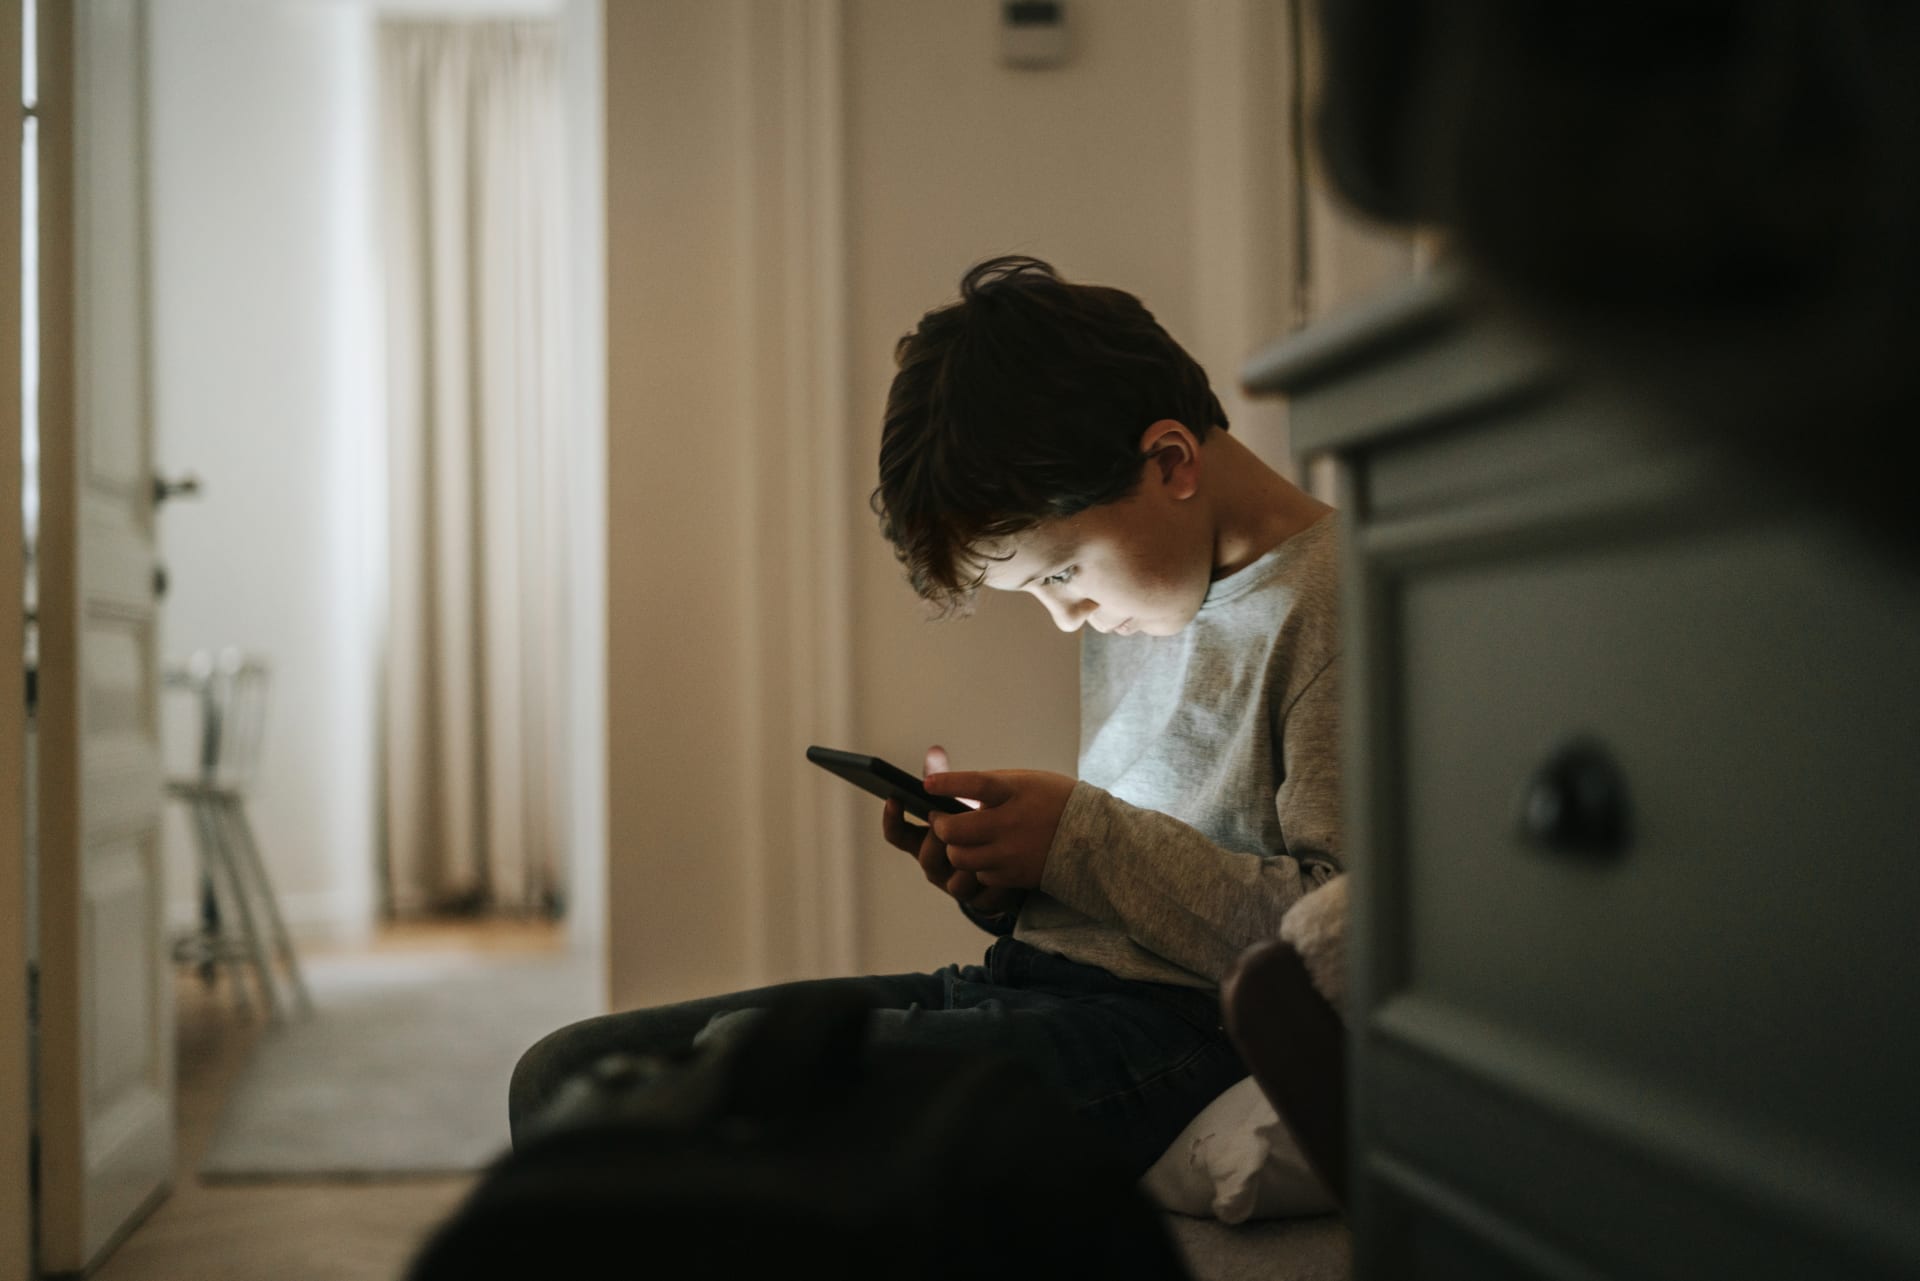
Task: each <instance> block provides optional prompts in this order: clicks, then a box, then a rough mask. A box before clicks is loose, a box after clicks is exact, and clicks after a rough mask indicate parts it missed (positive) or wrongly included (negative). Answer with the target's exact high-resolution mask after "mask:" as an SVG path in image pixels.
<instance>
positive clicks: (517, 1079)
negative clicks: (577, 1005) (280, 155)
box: [508, 938, 1247, 1173]
mask: <svg viewBox="0 0 1920 1281" xmlns="http://www.w3.org/2000/svg"><path fill="white" fill-rule="evenodd" d="M819 987H832V988H834V989H836V990H841V991H851V992H856V993H858V994H859V995H860V996H861V997H862V998H863V999H864V1000H866V1002H867V1003H868V1004H869V1005H870V1006H871V1007H872V1009H873V1030H872V1039H873V1040H874V1041H875V1042H877V1043H889V1042H893V1043H906V1044H913V1045H927V1046H938V1047H947V1048H960V1049H969V1048H971V1049H982V1050H994V1051H998V1052H1002V1053H1012V1054H1016V1055H1018V1056H1020V1057H1021V1058H1022V1059H1024V1060H1025V1061H1026V1062H1027V1063H1028V1064H1030V1065H1031V1066H1032V1067H1033V1068H1035V1069H1036V1070H1037V1071H1039V1072H1040V1074H1041V1075H1043V1076H1044V1077H1046V1079H1048V1080H1049V1081H1051V1082H1053V1083H1054V1084H1055V1085H1056V1086H1058V1087H1059V1088H1060V1089H1061V1090H1063V1091H1064V1092H1065V1093H1066V1095H1067V1097H1068V1098H1070V1099H1071V1100H1072V1101H1073V1103H1074V1105H1075V1106H1076V1107H1077V1108H1078V1109H1079V1110H1080V1111H1081V1113H1083V1114H1084V1115H1086V1116H1088V1117H1090V1118H1092V1119H1093V1120H1094V1121H1096V1122H1098V1123H1099V1124H1100V1125H1101V1126H1102V1127H1103V1128H1104V1129H1106V1131H1107V1132H1108V1133H1109V1134H1110V1135H1112V1137H1113V1138H1114V1139H1115V1140H1117V1141H1118V1142H1119V1143H1120V1144H1121V1146H1122V1148H1123V1150H1124V1151H1126V1152H1127V1153H1128V1154H1130V1155H1131V1156H1132V1158H1133V1161H1134V1164H1135V1167H1136V1172H1138V1173H1144V1172H1145V1171H1146V1169H1147V1167H1148V1166H1150V1165H1152V1164H1153V1163H1154V1161H1156V1160H1158V1159H1159V1157H1160V1154H1161V1153H1162V1152H1163V1151H1165V1149H1166V1147H1167V1145H1168V1144H1169V1143H1171V1142H1173V1140H1174V1138H1175V1136H1177V1135H1178V1134H1179V1133H1180V1131H1181V1129H1182V1128H1183V1127H1184V1126H1185V1125H1186V1124H1187V1122H1188V1121H1191V1120H1192V1119H1193V1118H1194V1116H1195V1115H1197V1114H1198V1113H1199V1111H1200V1109H1202V1108H1204V1107H1205V1106H1206V1105H1207V1104H1208V1103H1210V1102H1212V1101H1213V1099H1214V1098H1215V1096H1217V1095H1218V1094H1219V1093H1220V1092H1221V1091H1223V1090H1225V1089H1226V1088H1227V1087H1228V1086H1230V1085H1232V1084H1233V1083H1234V1082H1236V1081H1238V1080H1240V1079H1241V1078H1242V1077H1244V1076H1245V1075H1246V1074H1247V1069H1246V1068H1245V1067H1244V1066H1243V1065H1242V1064H1241V1062H1240V1056H1239V1054H1238V1053H1237V1052H1236V1051H1235V1050H1234V1048H1233V1044H1232V1042H1231V1041H1229V1040H1228V1039H1227V1034H1226V1032H1225V1031H1224V1030H1223V1029H1222V1027H1221V1022H1220V1002H1219V998H1218V997H1217V996H1216V994H1215V993H1213V992H1211V991H1201V990H1198V989H1195V988H1183V987H1171V986H1166V985H1163V984H1158V983H1135V982H1129V981H1127V980H1124V979H1118V978H1115V977H1114V976H1113V975H1111V974H1109V973H1107V972H1106V971H1105V970H1102V969H1098V968H1096V967H1094V966H1091V965H1081V964H1079V963H1077V962H1074V961H1069V960H1066V959H1064V958H1062V957H1058V956H1054V955H1053V954H1051V953H1048V952H1042V951H1040V950H1039V949H1037V948H1033V947H1029V946H1027V945H1026V944H1024V943H1020V942H1017V941H1015V940H1013V939H1010V938H1003V939H1000V940H998V941H997V942H995V943H994V944H993V946H992V947H990V948H988V949H987V954H986V956H985V958H984V964H981V965H965V966H954V965H949V966H947V967H945V968H944V969H940V970H936V971H934V972H933V973H932V974H889V975H875V976H872V977H868V978H847V979H817V980H813V981H811V982H806V983H796V984H790V985H784V986H780V987H768V988H760V989H757V990H755V991H750V992H736V993H733V994H731V995H728V996H716V997H709V998H707V999H705V1000H699V1001H686V1002H682V1003H681V1004H678V1005H663V1006H659V1007H656V1008H654V1009H646V1010H630V1011H628V1012H626V1013H624V1014H605V1015H601V1016H600V1017H598V1018H591V1019H587V1020H585V1021H583V1022H580V1023H575V1024H573V1025H572V1026H570V1027H564V1028H561V1029H560V1030H559V1031H557V1032H555V1033H553V1034H551V1035H550V1036H547V1037H545V1038H544V1039H542V1040H541V1041H540V1042H538V1043H537V1044H536V1045H534V1047H533V1048H532V1049H530V1050H528V1051H527V1052H526V1054H524V1055H523V1056H521V1059H520V1064H519V1066H518V1067H517V1068H515V1069H514V1073H513V1086H512V1089H511V1091H510V1094H509V1099H508V1115H509V1119H510V1121H511V1123H512V1126H513V1132H514V1136H515V1138H516V1139H518V1138H519V1137H520V1135H521V1134H522V1133H523V1127H524V1125H525V1122H526V1120H527V1119H528V1118H529V1117H531V1116H533V1115H535V1114H536V1113H538V1112H539V1111H540V1110H541V1109H542V1108H543V1107H544V1106H545V1105H546V1104H547V1103H548V1102H549V1101H550V1100H551V1099H552V1098H553V1096H554V1094H555V1092H556V1091H557V1090H558V1089H559V1087H560V1085H561V1083H562V1082H563V1081H565V1080H566V1079H567V1078H569V1077H571V1076H572V1075H574V1074H575V1073H577V1072H580V1071H582V1070H584V1069H585V1068H586V1067H588V1066H589V1065H591V1064H592V1063H593V1062H594V1061H595V1060H597V1059H599V1058H600V1057H601V1056H602V1055H607V1054H616V1053H637V1054H648V1053H654V1054H662V1053H673V1052H676V1051H679V1050H684V1049H685V1048H687V1047H688V1046H689V1045H691V1044H693V1042H694V1039H695V1038H696V1037H697V1036H698V1035H699V1034H700V1033H701V1032H702V1031H703V1030H704V1029H706V1028H707V1027H708V1025H709V1024H713V1023H715V1022H716V1021H717V1020H724V1019H725V1018H726V1017H727V1016H729V1015H733V1014H737V1013H739V1012H741V1011H746V1010H755V1009H761V1008H764V1007H765V1006H767V1005H768V1004H770V1003H771V1002H772V1001H773V1000H774V999H775V998H776V997H778V996H779V995H780V994H781V993H783V992H787V991H793V990H804V989H809V988H819Z"/></svg>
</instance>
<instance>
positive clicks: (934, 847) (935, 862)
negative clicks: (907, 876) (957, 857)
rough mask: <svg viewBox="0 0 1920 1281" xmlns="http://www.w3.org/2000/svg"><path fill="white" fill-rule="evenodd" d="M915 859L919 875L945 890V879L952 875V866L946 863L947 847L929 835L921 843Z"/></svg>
mask: <svg viewBox="0 0 1920 1281" xmlns="http://www.w3.org/2000/svg"><path fill="white" fill-rule="evenodd" d="M917 857H918V858H919V861H920V871H921V874H922V875H924V876H925V877H926V878H927V880H928V881H930V882H932V883H933V884H935V885H938V886H940V887H941V888H942V889H944V888H946V884H947V878H949V877H951V876H952V875H953V864H952V863H950V862H948V861H947V847H946V846H945V845H944V844H942V843H941V842H940V840H939V839H938V838H936V837H934V836H931V835H929V836H928V837H927V839H926V840H925V841H924V842H922V843H921V846H920V852H919V854H918V855H917Z"/></svg>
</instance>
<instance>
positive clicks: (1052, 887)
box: [1040, 658, 1340, 982]
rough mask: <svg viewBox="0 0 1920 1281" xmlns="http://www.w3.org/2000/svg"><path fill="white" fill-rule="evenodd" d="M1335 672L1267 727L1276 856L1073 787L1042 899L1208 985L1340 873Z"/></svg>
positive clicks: (1328, 670) (1329, 666)
mask: <svg viewBox="0 0 1920 1281" xmlns="http://www.w3.org/2000/svg"><path fill="white" fill-rule="evenodd" d="M1338 668H1339V663H1338V659H1337V658H1333V659H1329V660H1328V661H1327V662H1326V664H1325V665H1324V666H1323V667H1322V668H1321V669H1320V671H1318V672H1317V673H1315V674H1314V675H1313V677H1312V679H1310V680H1309V681H1308V682H1307V684H1306V685H1305V687H1304V688H1303V689H1301V690H1300V692H1299V694H1298V695H1297V696H1296V697H1295V698H1294V699H1293V701H1292V703H1291V705H1290V706H1287V707H1285V708H1284V709H1283V710H1282V711H1281V712H1280V714H1279V716H1278V718H1277V719H1278V721H1279V723H1278V724H1277V725H1276V726H1275V729H1276V731H1277V732H1276V734H1275V739H1276V740H1277V743H1278V746H1279V756H1280V762H1279V763H1280V765H1281V770H1280V774H1281V777H1280V781H1279V786H1278V789H1277V790H1276V792H1275V794H1274V797H1273V805H1274V812H1275V817H1276V818H1277V820H1278V828H1279V837H1280V841H1279V844H1278V846H1277V847H1276V848H1271V849H1266V850H1260V851H1255V850H1245V849H1240V850H1236V849H1229V848H1227V847H1225V846H1223V845H1220V844H1218V843H1216V842H1215V841H1213V840H1212V839H1210V838H1209V837H1208V836H1207V835H1205V834H1204V833H1202V832H1200V831H1199V830H1197V829H1196V828H1194V827H1192V826H1190V825H1188V824H1187V823H1184V822H1182V821H1180V820H1179V819H1177V818H1173V817H1171V816H1169V815H1167V814H1163V813H1159V812H1157V811H1154V810H1151V809H1145V808H1142V807H1140V806H1136V805H1130V804H1128V803H1127V802H1125V801H1123V800H1120V799H1119V798H1117V797H1115V796H1113V795H1111V794H1109V793H1108V792H1106V791H1103V790H1102V789H1100V788H1098V787H1095V786H1093V785H1092V784H1089V783H1086V782H1082V783H1080V784H1078V785H1077V786H1076V787H1075V788H1074V790H1073V794H1072V796H1071V797H1070V798H1069V799H1068V802H1067V808H1066V810H1065V812H1064V813H1063V814H1062V816H1061V820H1060V827H1059V829H1058V831H1057V832H1056V834H1055V837H1054V844H1053V848H1052V850H1051V852H1050V853H1049V855H1048V858H1047V866H1046V871H1045V874H1044V876H1043V878H1042V881H1041V886H1040V888H1041V890H1042V892H1043V893H1045V894H1047V895H1049V896H1050V897H1052V898H1054V899H1056V900H1058V901H1059V902H1060V903H1062V904H1064V905H1066V906H1067V907H1070V908H1072V909H1073V910H1074V911H1075V912H1077V913H1080V914H1083V915H1084V916H1086V917H1089V918H1092V919H1093V920H1094V921H1098V922H1103V923H1105V924H1107V925H1109V926H1112V927H1116V928H1117V929H1118V930H1119V931H1120V932H1122V933H1124V935H1125V936H1126V938H1127V939H1128V940H1130V941H1131V943H1132V944H1134V945H1135V946H1137V947H1138V948H1140V949H1144V950H1145V951H1146V952H1148V953H1152V954H1153V955H1154V956H1157V957H1162V958H1164V959H1165V960H1167V961H1171V962H1173V963H1174V964H1175V965H1177V966H1179V967H1180V968H1182V969H1184V970H1187V971H1189V972H1191V973H1192V974H1195V975H1198V976H1200V977H1202V978H1204V979H1207V980H1209V981H1212V982H1218V981H1219V978H1220V976H1221V975H1222V974H1223V973H1225V971H1226V969H1227V967H1228V966H1230V965H1231V964H1232V963H1233V961H1234V959H1235V958H1236V957H1237V956H1239V954H1240V953H1241V952H1242V951H1243V950H1245V949H1246V948H1247V947H1249V946H1250V945H1252V944H1254V943H1257V942H1260V941H1262V940H1265V939H1270V938H1272V937H1274V936H1275V935H1276V934H1278V933H1279V929H1280V918H1281V917H1282V916H1283V915H1285V913H1286V911H1287V909H1288V908H1290V907H1292V906H1293V904H1294V903H1296V902H1298V901H1299V899H1300V897H1301V896H1302V895H1303V894H1305V893H1306V892H1307V891H1308V890H1310V889H1313V888H1314V887H1315V886H1317V885H1319V884H1321V883H1322V882H1324V881H1325V880H1326V879H1328V878H1329V877H1330V876H1331V875H1332V874H1333V872H1334V871H1335V870H1337V868H1338V867H1339V862H1340V769H1339V738H1340V725H1339V706H1340V705H1339V693H1338V690H1339V674H1338Z"/></svg>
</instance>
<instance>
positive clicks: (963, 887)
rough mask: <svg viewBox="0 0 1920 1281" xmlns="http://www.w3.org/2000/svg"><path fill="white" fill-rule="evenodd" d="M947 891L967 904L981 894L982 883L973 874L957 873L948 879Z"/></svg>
mask: <svg viewBox="0 0 1920 1281" xmlns="http://www.w3.org/2000/svg"><path fill="white" fill-rule="evenodd" d="M946 891H947V893H949V894H951V895H953V896H954V897H955V898H957V899H959V900H960V901H961V902H962V903H965V902H967V901H968V900H969V899H972V898H974V897H975V896H977V895H978V894H979V893H980V882H979V880H978V879H977V878H975V876H974V874H973V873H972V872H961V871H956V872H954V874H953V875H952V876H949V877H948V878H947V884H946Z"/></svg>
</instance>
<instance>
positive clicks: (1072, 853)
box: [1040, 780, 1113, 911]
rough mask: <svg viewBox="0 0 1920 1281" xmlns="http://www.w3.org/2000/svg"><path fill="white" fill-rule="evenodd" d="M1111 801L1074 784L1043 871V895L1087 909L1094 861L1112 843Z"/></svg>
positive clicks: (1097, 791) (1099, 792)
mask: <svg viewBox="0 0 1920 1281" xmlns="http://www.w3.org/2000/svg"><path fill="white" fill-rule="evenodd" d="M1112 801H1113V797H1112V796H1110V795H1108V794H1107V793H1106V792H1105V791H1103V790H1101V789H1100V788H1098V787H1095V786H1094V785H1093V784H1091V783H1088V782H1085V781H1084V780H1083V781H1079V782H1076V783H1074V785H1073V791H1072V793H1071V794H1069V795H1068V797H1067V807H1066V808H1065V809H1063V810H1061V811H1060V826H1059V827H1057V828H1055V829H1054V832H1053V847H1052V848H1051V849H1050V850H1048V851H1047V865H1046V866H1045V867H1044V868H1042V869H1041V872H1040V892H1041V893H1043V894H1045V895H1047V896H1049V897H1050V898H1055V899H1058V900H1059V901H1060V902H1062V903H1065V904H1066V905H1067V906H1069V907H1072V908H1076V909H1078V910H1080V911H1086V910H1087V904H1088V899H1089V897H1090V895H1089V891H1090V890H1091V889H1092V888H1093V883H1094V879H1095V875H1096V873H1095V871H1094V861H1095V860H1096V859H1097V858H1099V857H1100V856H1101V855H1103V854H1104V853H1106V851H1107V848H1108V846H1109V844H1110V840H1109V837H1110V836H1111V829H1112V816H1111V815H1110V814H1109V813H1108V806H1109V805H1110V804H1111V803H1112Z"/></svg>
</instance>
